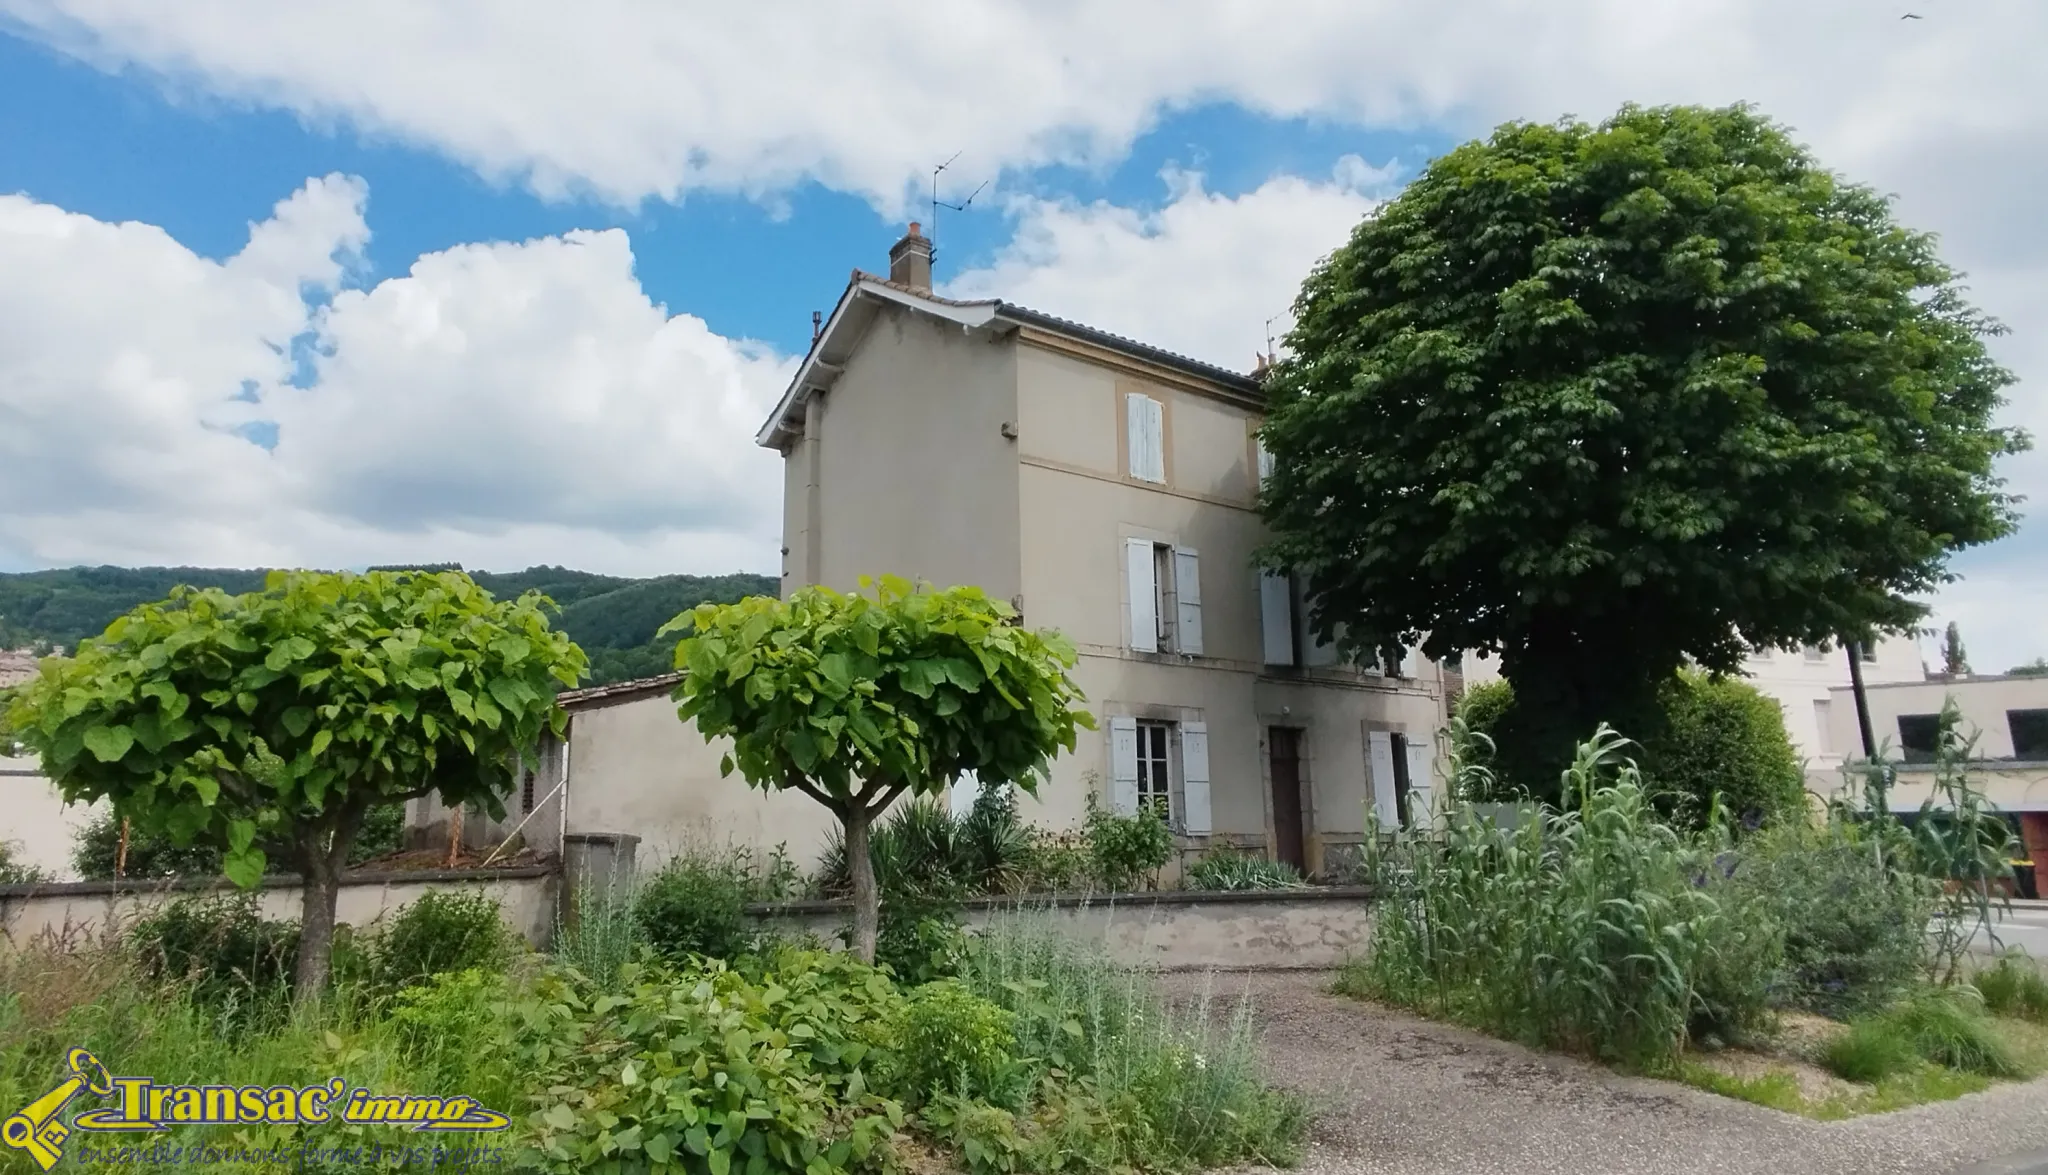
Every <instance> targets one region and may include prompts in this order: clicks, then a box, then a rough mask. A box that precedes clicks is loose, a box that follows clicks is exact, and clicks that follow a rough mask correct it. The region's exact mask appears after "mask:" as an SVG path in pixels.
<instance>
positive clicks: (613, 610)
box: [0, 564, 780, 685]
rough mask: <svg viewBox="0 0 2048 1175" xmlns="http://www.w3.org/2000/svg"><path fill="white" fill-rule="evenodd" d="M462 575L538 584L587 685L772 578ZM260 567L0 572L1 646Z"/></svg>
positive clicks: (96, 624)
mask: <svg viewBox="0 0 2048 1175" xmlns="http://www.w3.org/2000/svg"><path fill="white" fill-rule="evenodd" d="M442 567H453V565H452V564H449V565H442ZM442 567H436V568H435V570H440V569H442ZM469 574H470V576H471V577H472V578H474V579H475V580H476V581H477V583H479V584H481V585H482V586H483V587H484V588H485V590H487V591H489V592H491V593H492V594H493V595H496V596H498V597H500V598H501V599H502V598H506V597H510V596H517V595H519V594H520V593H522V592H526V591H539V592H542V593H543V594H545V595H547V596H548V597H549V598H550V599H552V600H554V601H555V603H557V604H559V605H560V606H561V608H562V614H561V616H560V617H559V618H557V620H556V623H557V625H558V626H560V627H561V628H562V629H563V630H564V631H565V632H567V633H568V634H569V635H570V637H571V638H573V639H574V640H575V641H576V643H577V644H579V645H581V646H583V651H584V652H586V653H588V654H589V655H590V671H591V676H590V680H589V682H588V683H586V684H592V685H602V684H605V683H606V682H613V681H627V680H630V679H632V678H635V677H648V676H652V675H654V674H657V673H665V672H667V671H668V669H669V666H670V654H671V652H672V651H673V649H674V648H675V644H674V642H673V640H669V641H661V642H656V641H655V640H654V633H655V630H656V629H658V628H660V627H661V626H662V625H663V624H665V623H667V622H668V620H669V618H670V617H672V616H674V615H675V614H676V613H678V612H681V611H683V610H685V609H687V608H693V607H695V606H696V605H698V604H701V603H704V602H705V601H707V600H710V601H716V602H719V603H730V602H732V601H734V600H738V599H740V598H742V597H745V596H753V595H774V594H775V593H776V592H777V591H778V590H779V586H780V585H779V584H778V582H777V580H776V578H775V577H774V576H772V575H749V574H745V573H739V574H734V575H715V576H698V575H663V576H657V577H655V578H652V579H627V578H623V577H621V576H616V575H596V574H593V573H591V572H588V571H571V570H569V569H568V568H566V567H529V568H527V569H526V570H524V571H508V572H494V571H472V572H470V573H469ZM263 576H264V572H262V571H250V570H242V569H236V568H222V567H69V568H63V569H60V570H56V571H27V572H18V573H13V574H4V573H0V649H5V648H26V647H42V646H46V645H47V646H49V647H52V648H56V649H59V650H68V649H70V648H71V647H72V646H74V645H76V644H77V643H78V641H79V640H80V639H81V638H84V637H88V636H94V635H97V634H98V633H100V632H101V631H102V630H104V629H105V628H106V626H107V625H108V624H109V623H111V622H112V621H113V619H114V618H115V617H116V616H119V615H121V614H122V613H123V612H126V611H128V610H129V609H130V608H133V607H134V606H136V605H137V604H142V603H146V602H148V601H150V600H161V599H163V598H164V597H165V596H167V595H169V594H170V591H171V589H172V588H173V587H175V586H177V585H178V584H191V585H193V586H195V587H218V588H221V589H223V590H225V591H229V592H247V591H254V590H256V589H257V588H260V587H262V586H263Z"/></svg>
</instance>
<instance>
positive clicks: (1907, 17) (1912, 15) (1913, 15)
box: [1899, 12, 1920, 20]
mask: <svg viewBox="0 0 2048 1175" xmlns="http://www.w3.org/2000/svg"><path fill="white" fill-rule="evenodd" d="M1899 19H1900V20H1919V19H1920V14H1919V13H1917V12H1909V13H1907V14H1906V15H1904V16H1902V17H1900V18H1899Z"/></svg>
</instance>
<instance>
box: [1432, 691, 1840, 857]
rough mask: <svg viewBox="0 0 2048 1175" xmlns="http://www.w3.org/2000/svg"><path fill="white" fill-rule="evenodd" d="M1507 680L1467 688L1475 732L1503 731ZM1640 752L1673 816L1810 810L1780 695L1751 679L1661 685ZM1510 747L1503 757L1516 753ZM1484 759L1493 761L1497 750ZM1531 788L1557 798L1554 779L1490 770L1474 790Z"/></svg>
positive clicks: (1653, 790) (1651, 786) (1678, 820)
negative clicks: (1492, 773) (1491, 775)
mask: <svg viewBox="0 0 2048 1175" xmlns="http://www.w3.org/2000/svg"><path fill="white" fill-rule="evenodd" d="M1514 696H1515V695H1514V689H1513V687H1512V686H1511V685H1509V684H1508V683H1507V682H1504V681H1500V682H1489V683H1487V684H1485V685H1481V686H1475V687H1474V688H1472V689H1470V690H1467V691H1466V693H1465V696H1464V697H1463V698H1462V699H1460V700H1459V703H1458V716H1459V717H1460V718H1463V719H1464V720H1465V722H1466V724H1467V725H1468V726H1469V727H1470V728H1471V730H1472V731H1473V732H1474V733H1476V734H1483V735H1487V736H1488V737H1489V739H1491V738H1492V737H1496V736H1497V735H1498V732H1499V731H1501V730H1503V729H1505V727H1503V726H1502V720H1503V718H1504V717H1505V715H1506V714H1507V711H1508V710H1509V709H1511V708H1512V707H1513V705H1514ZM1641 734H1642V736H1643V737H1642V739H1641V743H1640V746H1639V748H1638V751H1637V753H1636V756H1635V757H1636V759H1637V766H1638V768H1639V769H1640V771H1641V774H1642V782H1643V786H1644V788H1645V789H1646V790H1647V791H1648V792H1649V793H1650V794H1651V796H1652V798H1653V802H1654V803H1655V805H1656V807H1657V809H1658V811H1659V812H1660V813H1661V814H1662V815H1663V816H1664V818H1665V819H1666V820H1667V821H1670V822H1672V823H1674V824H1675V825H1676V826H1677V827H1679V828H1680V829H1684V830H1697V829H1701V828H1704V827H1705V826H1706V824H1707V821H1708V819H1709V817H1710V814H1711V813H1712V812H1713V810H1714V808H1715V805H1716V802H1717V800H1718V802H1719V804H1720V806H1721V807H1723V808H1725V809H1727V810H1728V811H1729V812H1730V813H1731V814H1733V815H1735V816H1737V817H1738V818H1742V819H1744V820H1745V821H1747V822H1748V823H1751V824H1757V823H1764V822H1768V821H1771V820H1774V819H1776V818H1778V817H1781V816H1783V815H1785V814H1786V813H1790V812H1797V811H1800V810H1803V807H1804V805H1805V803H1806V798H1805V797H1806V784H1805V774H1804V771H1803V769H1802V768H1801V766H1800V762H1799V758H1798V756H1797V754H1795V753H1794V751H1793V748H1792V743H1791V740H1790V739H1789V738H1788V737H1787V736H1786V734H1785V721H1784V717H1783V715H1782V714H1781V713H1780V712H1779V710H1778V706H1777V704H1776V703H1775V702H1773V701H1771V699H1769V698H1768V697H1765V696H1764V695H1763V694H1762V693H1760V692H1758V690H1757V689H1756V688H1755V687H1754V686H1751V685H1749V684H1748V683H1747V682H1743V681H1737V680H1734V679H1731V678H1721V679H1719V680H1716V679H1715V678H1712V677H1710V676H1708V675H1706V674H1703V673H1697V672H1693V671H1690V670H1688V671H1685V672H1682V673H1680V674H1679V675H1678V676H1677V677H1675V678H1673V679H1672V680H1671V681H1669V682H1667V683H1666V684H1665V685H1664V686H1663V687H1662V688H1660V689H1659V691H1658V694H1657V713H1656V718H1655V721H1654V722H1653V729H1651V730H1648V731H1644V732H1641ZM1513 752H1514V748H1508V749H1507V753H1505V754H1502V755H1501V756H1500V757H1499V758H1500V761H1501V762H1503V763H1505V762H1509V761H1517V760H1516V756H1515V754H1514V753H1513ZM1482 758H1483V759H1484V760H1485V761H1486V762H1487V763H1489V764H1492V763H1493V761H1494V759H1495V756H1494V755H1493V754H1492V753H1490V752H1489V753H1487V754H1485V755H1483V756H1482ZM1525 794H1526V795H1531V796H1534V797H1536V798H1538V799H1543V800H1547V801H1550V802H1552V803H1555V802H1557V801H1558V800H1559V798H1560V797H1559V796H1558V794H1557V786H1556V784H1555V782H1554V781H1551V780H1523V779H1513V778H1509V777H1507V776H1505V775H1503V776H1500V777H1498V778H1493V779H1488V780H1486V782H1485V786H1484V787H1483V788H1481V789H1480V794H1474V795H1470V796H1467V797H1465V798H1467V799H1471V800H1481V801H1506V800H1514V799H1518V798H1521V797H1522V796H1523V795H1525Z"/></svg>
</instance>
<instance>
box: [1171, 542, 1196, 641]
mask: <svg viewBox="0 0 2048 1175" xmlns="http://www.w3.org/2000/svg"><path fill="white" fill-rule="evenodd" d="M1173 600H1174V606H1175V612H1176V615H1175V617H1174V620H1175V622H1176V623H1177V625H1178V627H1176V628H1175V629H1174V635H1175V636H1176V637H1177V638H1178V642H1179V650H1180V651H1181V652H1183V653H1191V654H1196V655H1199V654H1200V653H1201V651H1202V561H1201V559H1200V558H1199V557H1198V556H1197V555H1196V554H1195V552H1193V551H1191V550H1189V549H1187V548H1186V547H1175V548H1174V549H1173Z"/></svg>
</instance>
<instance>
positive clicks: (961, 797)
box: [951, 771, 981, 819]
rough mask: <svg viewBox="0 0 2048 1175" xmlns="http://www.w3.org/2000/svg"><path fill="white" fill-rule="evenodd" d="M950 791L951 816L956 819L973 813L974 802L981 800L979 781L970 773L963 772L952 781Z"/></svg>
mask: <svg viewBox="0 0 2048 1175" xmlns="http://www.w3.org/2000/svg"><path fill="white" fill-rule="evenodd" d="M951 791H952V796H951V798H952V807H953V815H954V817H955V818H956V819H957V818H959V817H963V816H965V815H967V814H968V813H969V812H972V811H974V804H975V801H976V800H979V799H980V798H981V779H980V778H979V777H978V776H976V775H975V774H974V772H972V771H963V772H961V773H960V778H958V779H956V780H954V781H953V787H952V789H951Z"/></svg>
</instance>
